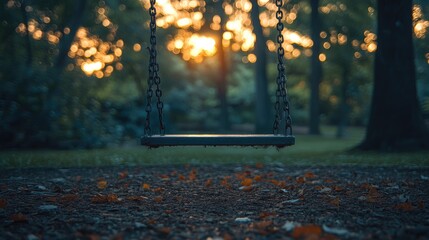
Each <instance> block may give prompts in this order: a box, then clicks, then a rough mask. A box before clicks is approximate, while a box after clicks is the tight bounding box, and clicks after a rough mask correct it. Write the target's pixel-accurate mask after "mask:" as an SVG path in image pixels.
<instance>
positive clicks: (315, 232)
mask: <svg viewBox="0 0 429 240" xmlns="http://www.w3.org/2000/svg"><path fill="white" fill-rule="evenodd" d="M320 235H322V228H321V227H320V226H318V225H305V226H297V227H295V228H294V229H293V232H292V237H293V238H303V237H310V236H315V237H320Z"/></svg>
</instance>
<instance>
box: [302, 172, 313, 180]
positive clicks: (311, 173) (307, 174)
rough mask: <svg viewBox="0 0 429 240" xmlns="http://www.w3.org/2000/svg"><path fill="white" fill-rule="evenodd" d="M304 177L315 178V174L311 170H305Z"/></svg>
mask: <svg viewBox="0 0 429 240" xmlns="http://www.w3.org/2000/svg"><path fill="white" fill-rule="evenodd" d="M304 177H305V178H308V179H311V178H316V175H315V174H314V173H313V172H306V173H305V174H304Z"/></svg>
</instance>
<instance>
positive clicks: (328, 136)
mask: <svg viewBox="0 0 429 240" xmlns="http://www.w3.org/2000/svg"><path fill="white" fill-rule="evenodd" d="M322 132H323V135H322V136H309V135H296V145H295V146H292V147H288V148H284V149H280V150H277V149H276V148H251V147H250V148H249V147H247V148H246V147H165V148H158V149H146V148H144V147H141V146H134V147H124V148H108V149H95V150H67V151H58V150H55V151H54V150H37V151H3V152H0V168H14V167H83V166H112V165H128V166H134V165H155V164H213V163H219V164H233V163H244V164H254V163H276V162H278V163H284V164H287V165H371V166H372V165H375V166H397V165H402V166H429V152H414V153H382V154H381V153H368V152H364V153H349V152H346V151H347V150H348V149H350V148H351V147H353V146H355V145H356V144H358V143H359V142H360V141H361V139H362V138H363V135H364V129H362V128H350V129H348V135H349V136H348V137H347V138H345V139H337V138H335V128H334V127H323V129H322Z"/></svg>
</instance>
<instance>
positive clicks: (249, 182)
mask: <svg viewBox="0 0 429 240" xmlns="http://www.w3.org/2000/svg"><path fill="white" fill-rule="evenodd" d="M252 182H253V181H252V179H251V178H245V179H243V181H241V186H246V187H248V186H251V185H252Z"/></svg>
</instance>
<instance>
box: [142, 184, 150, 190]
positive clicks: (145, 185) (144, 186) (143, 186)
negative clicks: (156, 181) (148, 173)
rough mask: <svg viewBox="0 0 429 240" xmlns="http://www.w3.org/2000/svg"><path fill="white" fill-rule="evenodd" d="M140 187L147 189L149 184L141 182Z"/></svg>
mask: <svg viewBox="0 0 429 240" xmlns="http://www.w3.org/2000/svg"><path fill="white" fill-rule="evenodd" d="M142 188H143V189H144V190H149V189H150V185H149V184H147V183H143V184H142Z"/></svg>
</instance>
